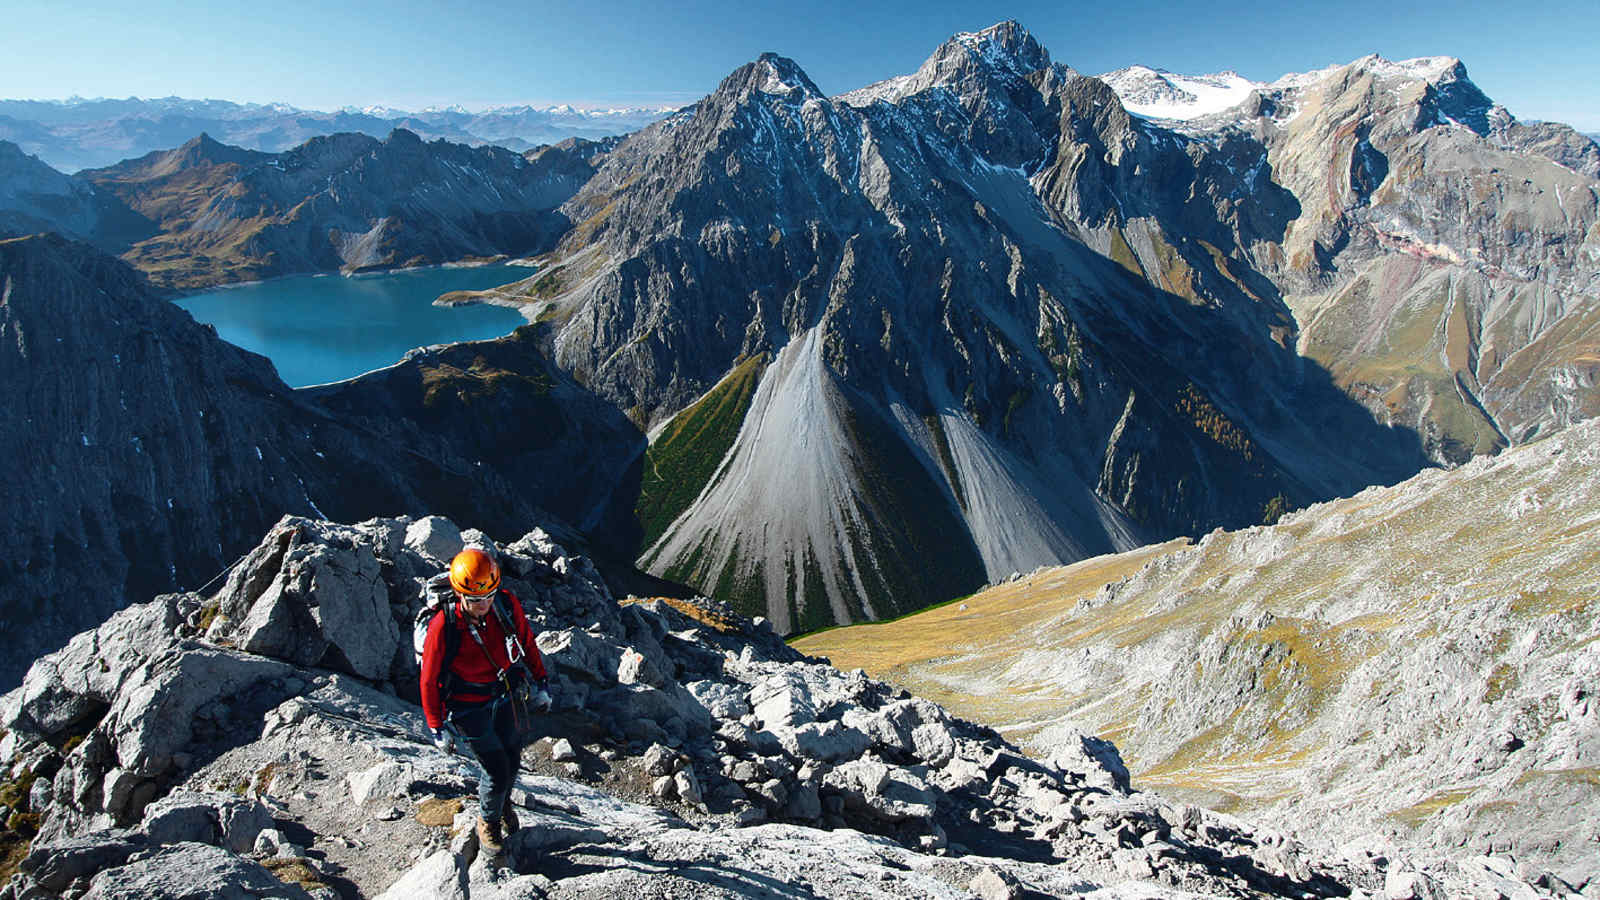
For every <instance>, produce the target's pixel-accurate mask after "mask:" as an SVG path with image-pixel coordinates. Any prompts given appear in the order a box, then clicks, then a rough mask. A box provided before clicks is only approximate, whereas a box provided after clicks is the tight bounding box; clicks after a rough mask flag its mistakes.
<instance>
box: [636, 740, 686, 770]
mask: <svg viewBox="0 0 1600 900" xmlns="http://www.w3.org/2000/svg"><path fill="white" fill-rule="evenodd" d="M639 761H640V762H641V763H642V764H643V765H644V771H645V774H647V775H653V776H661V775H671V774H672V773H673V772H675V771H676V770H677V768H678V754H676V753H674V752H673V751H672V750H671V749H669V748H667V747H665V746H663V745H661V744H651V745H650V748H649V749H648V750H646V751H644V756H642V757H641V758H640V760H639Z"/></svg>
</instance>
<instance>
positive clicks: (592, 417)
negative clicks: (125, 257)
mask: <svg viewBox="0 0 1600 900" xmlns="http://www.w3.org/2000/svg"><path fill="white" fill-rule="evenodd" d="M0 337H3V340H0V406H3V407H4V408H5V409H6V411H7V414H8V417H9V425H8V427H6V428H5V429H4V430H3V432H0V453H4V455H5V456H6V458H8V459H10V460H12V469H11V475H10V477H8V478H7V479H5V480H4V483H3V484H0V502H3V504H4V507H5V509H7V510H9V511H10V512H11V515H10V516H8V517H7V519H6V521H5V523H4V524H3V525H0V621H3V622H4V627H5V631H6V634H7V636H8V639H9V640H10V641H12V645H11V652H10V653H8V654H6V655H5V657H4V659H3V660H0V684H4V685H14V684H15V683H16V682H17V680H18V679H19V678H20V677H21V675H22V672H23V671H24V670H25V669H26V667H27V665H28V663H29V662H30V661H31V660H32V659H33V658H35V657H37V656H38V655H40V654H41V653H43V652H45V651H47V650H50V649H54V648H56V647H59V646H60V645H61V643H62V642H63V641H65V640H66V639H67V637H69V636H70V635H72V634H73V633H75V632H77V631H79V630H82V629H84V628H91V627H94V626H95V625H97V624H99V623H101V622H103V621H105V619H106V617H107V616H108V615H109V614H110V613H111V612H112V611H114V610H116V609H118V608H121V607H123V606H126V605H127V604H128V603H129V602H131V601H132V600H134V599H137V598H144V597H149V596H152V595H154V594H157V593H160V592H163V591H172V590H177V589H179V588H180V587H189V588H195V587H199V586H200V585H202V584H204V583H205V582H206V581H207V580H208V579H210V578H212V577H213V576H215V575H216V574H217V573H219V572H221V571H222V570H223V568H224V567H225V566H226V565H227V564H228V563H229V562H230V561H231V560H233V559H235V558H237V557H238V556H239V555H240V554H241V553H243V552H245V551H246V550H248V549H249V548H250V547H251V546H253V545H254V544H255V542H256V541H257V540H258V539H259V537H260V534H261V532H262V531H263V530H264V529H266V528H268V527H270V526H271V524H272V523H273V522H275V521H277V519H278V518H279V517H281V516H283V515H284V514H286V513H296V514H301V515H310V516H321V515H324V514H326V515H330V516H337V517H342V518H346V519H358V518H362V517H364V516H369V515H374V514H380V513H382V514H394V513H401V512H409V513H412V514H423V513H426V512H428V511H430V510H441V511H443V512H446V513H450V514H455V515H463V514H467V513H471V512H473V511H478V512H477V515H478V516H479V521H480V522H482V523H483V525H484V527H485V528H488V529H490V531H491V532H492V533H493V534H495V535H497V536H500V537H511V536H514V535H516V534H518V533H520V532H521V530H522V529H523V527H524V524H525V523H526V522H528V521H532V520H535V519H549V518H551V517H552V516H554V517H559V518H560V519H564V520H565V521H568V522H571V523H580V522H586V521H599V519H600V518H601V516H602V515H603V501H604V499H605V498H606V497H608V496H609V495H610V492H611V490H612V488H613V487H614V485H615V484H616V483H618V482H619V481H621V480H622V479H623V475H624V473H625V472H626V471H627V469H628V467H629V466H630V465H633V464H634V462H635V459H636V457H637V454H638V452H639V449H640V446H641V444H642V438H641V437H640V436H639V435H638V433H637V432H636V431H634V430H633V428H632V426H631V425H629V424H628V423H627V422H626V420H624V419H623V418H622V417H621V415H620V414H617V413H614V412H611V411H609V410H607V409H605V408H604V407H603V405H602V404H600V403H599V402H598V401H596V400H594V399H593V398H589V399H587V400H585V399H584V395H583V392H582V390H581V389H579V388H577V387H576V386H575V385H573V384H572V383H571V381H570V380H568V379H565V378H563V377H562V376H561V375H560V373H559V372H558V371H556V370H555V369H554V368H553V367H551V366H549V365H548V364H547V363H545V362H544V360H543V359H542V358H541V357H540V356H539V355H538V354H537V353H536V352H534V351H533V350H532V349H531V344H527V345H522V344H519V340H520V339H519V338H517V337H515V336H513V337H510V338H506V339H504V341H503V342H502V343H495V342H488V343H485V344H479V345H470V344H469V345H462V346H458V347H453V348H441V349H432V350H425V351H422V352H419V353H417V354H414V355H413V356H412V357H411V358H409V359H408V360H406V361H404V362H402V363H401V364H399V365H398V366H396V367H393V368H391V369H388V370H384V371H382V372H379V373H376V374H375V375H373V376H370V377H372V378H373V379H374V381H375V383H377V384H381V388H380V387H373V386H363V385H362V383H361V382H356V383H346V384H345V385H338V386H333V387H330V388H324V389H321V390H320V393H318V394H316V395H315V397H313V396H312V395H308V394H306V393H302V392H296V391H292V390H290V389H289V388H288V387H287V386H286V385H285V384H284V383H283V382H282V381H281V380H280V379H279V378H278V377H277V374H276V373H275V372H274V371H273V368H272V365H271V364H270V363H269V362H268V361H267V360H266V359H264V358H262V357H260V356H257V355H255V354H252V353H248V352H246V351H243V350H240V349H238V348H236V347H234V346H232V345H230V344H227V343H224V342H223V341H221V340H219V339H218V338H217V336H216V333H215V331H214V330H213V329H211V328H209V327H207V326H203V325H200V324H197V323H196V322H195V321H194V320H193V319H192V318H190V317H189V315H188V314H187V313H185V312H183V311H182V310H180V309H178V308H177V307H175V306H173V305H172V304H170V303H167V302H165V301H163V300H161V299H160V298H158V297H156V296H155V295H153V294H152V292H151V291H150V290H149V288H147V287H146V286H145V285H144V284H143V282H142V280H141V279H140V278H139V277H138V275H137V274H136V273H135V272H134V271H132V270H131V269H129V268H128V267H127V266H126V265H124V264H122V263H120V262H118V261H116V260H113V259H111V258H110V257H107V256H105V255H103V254H101V253H98V252H96V251H95V250H94V249H92V248H90V247H88V246H87V245H83V244H77V243H74V242H71V241H67V240H65V239H62V238H59V237H55V236H53V235H45V236H38V237H32V238H23V239H15V240H9V241H3V242H0ZM375 394H380V395H385V396H384V399H383V400H382V401H376V400H371V399H367V400H361V399H360V398H363V397H367V398H371V397H372V396H373V395H375ZM318 398H321V400H320V402H319V399H318ZM324 404H326V405H324ZM532 429H541V430H542V433H543V434H545V435H553V436H558V437H559V438H560V440H559V441H555V440H552V439H550V438H548V437H547V438H542V439H538V440H534V439H530V438H529V437H528V436H527V434H526V432H528V431H530V430H532ZM591 441H592V443H590V442H591ZM532 466H537V467H538V471H536V472H534V473H529V472H528V471H527V469H528V468H529V467H532ZM556 472H561V473H566V474H573V473H577V474H580V475H582V476H583V478H582V479H581V480H577V481H568V480H564V479H557V478H556V477H555V476H554V475H553V474H552V473H556Z"/></svg>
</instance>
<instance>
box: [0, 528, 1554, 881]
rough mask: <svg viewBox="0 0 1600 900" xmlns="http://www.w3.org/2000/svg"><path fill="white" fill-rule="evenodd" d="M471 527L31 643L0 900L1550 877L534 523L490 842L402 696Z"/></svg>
mask: <svg viewBox="0 0 1600 900" xmlns="http://www.w3.org/2000/svg"><path fill="white" fill-rule="evenodd" d="M468 542H471V543H474V544H476V545H479V546H490V545H489V542H488V540H487V538H486V537H485V536H484V535H482V534H481V533H478V532H473V531H467V532H461V531H458V530H457V529H456V527H455V526H454V525H453V524H451V523H449V522H448V521H447V520H443V519H439V518H437V517H430V518H426V519H420V520H410V519H375V520H370V521H367V522H363V523H361V524H359V525H356V526H346V525H338V524H333V523H328V522H319V521H312V520H306V519H297V518H286V519H284V520H283V521H282V522H280V523H279V524H278V525H277V526H275V527H274V528H273V529H272V531H270V532H269V533H268V534H267V535H266V537H265V538H264V539H263V541H262V543H261V544H260V545H259V546H258V547H257V548H256V550H255V551H254V552H253V553H252V554H251V555H250V557H249V558H248V559H247V560H245V561H244V562H243V563H242V564H241V566H240V567H239V568H237V569H236V570H235V571H234V573H233V574H232V575H231V576H230V578H229V580H228V583H227V584H226V586H225V587H224V588H223V589H222V590H221V591H220V592H219V593H218V594H216V595H214V596H212V597H209V598H206V597H202V596H200V595H195V594H180V595H165V596H162V597H158V598H156V599H155V600H153V601H150V602H148V603H143V604H139V605H137V606H134V607H131V608H129V609H127V610H124V611H122V612H120V613H118V614H117V615H115V616H114V617H113V618H112V619H111V620H110V621H108V622H107V623H106V624H104V625H102V626H101V627H100V628H98V629H96V630H95V631H93V632H85V633H83V634H81V635H79V636H78V637H77V638H74V639H73V641H72V642H71V643H70V644H69V645H68V646H67V647H66V648H64V649H63V650H61V651H58V652H57V653H55V654H52V655H50V656H48V657H45V658H43V659H41V660H40V661H39V662H37V663H36V664H35V665H34V667H33V668H32V669H31V670H30V672H29V674H28V677H27V679H26V680H25V682H24V684H23V686H22V687H20V688H18V689H16V690H14V691H12V692H10V693H8V694H6V695H5V696H4V697H3V698H0V727H3V728H4V735H3V737H0V760H4V762H5V766H6V769H5V777H6V779H7V780H6V784H5V790H4V793H3V796H4V798H5V802H6V803H7V804H8V805H9V806H10V809H9V810H8V819H7V821H8V823H9V824H8V828H9V829H10V833H9V834H7V836H6V837H7V842H8V844H9V846H8V848H7V849H8V852H10V853H13V854H15V855H13V856H12V859H13V860H15V861H17V863H18V865H17V869H16V874H15V875H14V877H12V878H11V880H10V881H9V882H7V884H6V885H5V887H4V888H3V889H0V897H4V898H5V900H13V898H15V900H33V898H54V897H79V896H84V897H101V898H110V897H134V896H148V895H150V894H152V893H156V894H161V895H163V896H174V897H188V896H246V895H249V896H276V897H307V896H313V897H321V898H326V897H333V896H386V897H395V898H398V897H408V898H410V897H457V898H464V897H480V898H484V897H501V898H513V897H562V898H580V897H596V898H598V897H612V896H617V895H618V894H619V893H628V892H635V891H644V890H648V891H652V892H660V893H665V894H668V895H672V896H697V897H738V896H749V895H750V894H751V893H773V892H783V891H796V890H798V891H807V892H810V893H813V894H817V895H822V896H830V897H832V896H837V897H952V898H954V897H967V896H971V895H973V894H977V895H979V896H983V897H1018V896H1039V895H1044V896H1062V897H1065V896H1093V897H1102V898H1110V897H1134V896H1140V897H1150V896H1157V897H1190V896H1201V895H1204V896H1241V897H1244V896H1293V897H1316V896H1344V895H1347V894H1352V893H1354V894H1356V895H1359V896H1376V895H1379V892H1382V895H1383V896H1387V897H1393V898H1396V900H1398V898H1401V897H1414V896H1433V895H1434V894H1435V893H1436V892H1438V891H1443V890H1478V891H1482V890H1499V891H1501V892H1502V894H1503V895H1504V896H1544V895H1550V891H1549V890H1547V889H1542V888H1539V887H1536V886H1534V885H1530V884H1527V883H1525V882H1523V881H1521V880H1519V879H1517V878H1516V877H1515V875H1514V874H1513V873H1508V872H1504V871H1502V869H1503V867H1502V866H1501V864H1500V863H1499V862H1497V861H1495V860H1493V859H1489V860H1484V861H1482V862H1474V861H1462V862H1459V863H1456V864H1453V865H1449V866H1437V867H1434V868H1432V869H1429V870H1427V871H1421V870H1418V869H1412V868H1406V869H1404V870H1402V868H1401V867H1398V866H1397V865H1395V864H1392V863H1389V862H1387V861H1385V860H1381V859H1372V858H1369V857H1366V856H1356V857H1351V858H1347V859H1332V858H1327V857H1319V856H1316V855H1313V854H1310V853H1308V851H1307V850H1306V848H1304V847H1303V846H1301V845H1299V844H1297V843H1295V842H1293V841H1290V840H1286V839H1284V838H1283V837H1282V836H1281V834H1279V833H1276V832H1272V831H1267V830H1261V829H1257V828H1253V827H1251V826H1249V825H1246V824H1244V823H1242V822H1240V821H1238V820H1236V819H1233V818H1232V817H1229V816H1225V815H1220V814H1216V813H1211V812H1207V811H1205V810H1202V809H1200V808H1197V807H1193V806H1183V805H1173V804H1169V803H1166V802H1164V801H1162V800H1160V799H1159V798H1157V797H1154V796H1151V795H1146V794H1138V793H1131V794H1130V793H1129V792H1128V790H1127V785H1126V781H1125V777H1126V773H1125V771H1124V770H1123V769H1122V767H1121V766H1120V763H1119V761H1118V760H1117V757H1116V751H1115V749H1114V748H1111V747H1110V746H1109V745H1108V744H1106V743H1104V742H1101V741H1096V740H1093V739H1088V738H1085V739H1084V740H1081V741H1080V742H1079V743H1078V744H1077V745H1075V746H1067V745H1063V748H1062V750H1063V752H1061V753H1059V754H1057V755H1056V756H1055V757H1054V758H1052V759H1051V760H1050V761H1049V762H1043V763H1041V762H1037V761H1034V760H1030V759H1028V758H1026V757H1025V756H1023V755H1021V754H1019V753H1018V752H1017V751H1016V750H1015V748H1013V747H1011V746H1010V745H1007V744H1006V743H1005V742H1003V741H1002V740H1000V739H999V737H998V736H997V735H995V734H994V733H993V732H991V731H988V730H987V729H984V728H981V727H978V726H974V725H971V724H970V723H966V722H963V721H960V720H958V719H953V718H951V717H950V716H949V715H948V714H946V713H945V712H944V711H943V710H942V709H940V708H939V707H937V706H935V705H933V704H931V703H928V702H926V701H922V700H918V699H916V698H913V697H910V696H908V695H905V694H903V693H899V692H896V691H895V690H894V689H892V688H890V687H888V686H886V685H884V684H883V683H881V682H876V681H873V680H871V679H869V678H866V677H865V676H864V675H862V674H861V673H859V672H857V673H851V674H846V673H841V672H839V671H838V670H835V669H833V668H832V667H830V666H827V665H825V664H823V663H821V662H819V661H816V660H810V659H806V658H804V657H801V656H799V655H798V654H796V653H795V652H794V651H792V650H790V649H789V648H787V647H785V646H784V645H783V644H782V642H781V641H779V640H778V639H777V638H776V637H775V636H774V635H773V634H772V632H771V630H770V628H769V627H768V626H766V625H765V624H763V623H762V622H759V621H756V622H751V621H746V620H742V619H739V618H737V617H736V616H733V615H731V614H729V613H727V612H726V611H720V610H718V609H716V607H715V606H714V605H705V604H700V605H695V604H682V603H679V604H667V603H663V602H658V601H648V602H631V601H630V602H628V603H626V604H619V603H617V602H616V601H615V600H614V599H613V598H612V597H611V596H610V595H609V593H608V592H607V590H606V588H605V586H604V583H603V582H602V581H601V580H600V579H599V577H598V575H597V573H596V572H595V571H594V569H593V567H592V565H590V564H589V563H588V562H586V561H585V560H584V559H582V558H580V557H573V556H569V555H567V554H566V553H565V552H564V551H563V550H562V549H561V548H560V547H559V546H558V545H556V544H555V543H553V542H552V541H550V540H549V538H548V537H547V536H546V535H545V534H544V533H543V532H541V531H538V530H535V531H533V532H530V533H529V534H527V535H524V536H523V537H522V538H519V539H518V540H516V541H514V542H512V543H510V544H504V545H496V546H495V548H494V549H495V550H496V552H497V553H498V555H499V557H500V560H501V563H502V566H503V567H504V571H505V573H506V574H505V584H506V586H507V587H508V588H509V589H511V590H513V591H515V592H517V593H518V594H519V596H520V597H522V598H524V601H525V604H526V606H527V609H528V611H529V614H530V618H531V619H532V621H533V623H534V627H535V629H536V630H537V631H538V632H539V643H540V646H541V648H542V649H543V650H544V652H545V655H546V659H547V664H548V667H549V668H550V670H551V672H552V679H553V682H554V683H555V685H556V688H557V690H556V695H557V697H558V710H557V712H556V713H555V714H553V715H552V716H551V718H550V724H551V726H552V728H553V731H554V734H555V735H558V736H559V737H558V739H557V740H555V741H553V742H551V741H542V742H540V744H538V745H536V746H535V747H534V748H531V749H530V750H529V751H528V753H526V754H525V756H524V771H523V773H522V774H521V775H520V776H519V787H518V789H517V790H516V791H515V792H514V794H513V802H514V803H516V804H517V805H518V807H519V808H520V809H521V818H522V822H523V827H522V829H521V830H520V831H518V832H516V833H515V834H514V835H513V836H512V837H511V838H510V840H508V842H507V849H506V853H505V854H504V855H503V856H501V857H498V858H494V859H491V858H489V857H488V855H487V854H484V853H481V852H480V851H479V848H478V847H477V846H476V840H475V838H474V837H473V835H472V831H471V829H470V827H469V826H470V824H471V821H472V814H471V813H470V812H464V811H462V805H461V802H460V800H461V798H462V797H464V796H466V795H469V794H470V793H471V775H470V773H471V771H472V770H471V769H470V768H468V767H466V766H464V765H463V762H462V760H461V759H460V758H459V757H452V756H448V755H446V754H444V753H442V752H440V751H438V750H437V749H435V748H434V747H433V746H432V745H431V744H429V743H428V742H427V740H426V737H425V735H424V733H423V728H422V725H421V717H420V713H419V711H418V710H417V708H416V707H415V706H414V705H412V704H411V703H408V702H407V701H405V700H404V699H401V697H400V696H397V695H404V694H406V693H409V692H411V691H412V690H413V687H414V683H415V681H414V680H415V672H414V670H413V669H412V668H411V663H410V659H409V655H410V647H409V638H407V637H406V636H405V631H406V630H407V626H408V625H409V622H410V620H411V616H412V612H413V610H414V609H415V608H416V607H417V605H418V604H420V602H421V597H420V595H421V591H422V586H423V583H424V581H425V580H426V579H428V578H429V577H431V576H432V575H433V574H434V573H436V572H437V571H438V570H439V569H440V568H441V567H442V566H443V565H444V564H445V562H446V560H448V558H449V557H450V556H451V555H453V553H454V552H455V551H456V550H457V549H459V548H460V547H461V546H463V544H464V543H468ZM23 835H27V836H31V837H32V841H31V848H30V849H27V850H26V852H21V853H20V854H18V853H17V845H16V844H15V843H12V842H15V841H17V840H18V839H19V837H20V836H23ZM1552 884H1553V883H1552Z"/></svg>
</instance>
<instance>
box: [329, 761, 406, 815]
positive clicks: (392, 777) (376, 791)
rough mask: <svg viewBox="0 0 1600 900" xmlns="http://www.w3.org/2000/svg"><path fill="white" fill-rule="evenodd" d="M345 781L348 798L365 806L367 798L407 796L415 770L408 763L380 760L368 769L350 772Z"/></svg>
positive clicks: (388, 799) (385, 800)
mask: <svg viewBox="0 0 1600 900" xmlns="http://www.w3.org/2000/svg"><path fill="white" fill-rule="evenodd" d="M345 781H346V782H347V783H348V784H349V785H350V798H351V799H352V800H354V801H355V802H356V805H358V806H365V805H366V803H367V801H369V800H378V801H381V802H387V801H390V800H398V799H401V798H402V797H405V796H407V794H408V793H409V791H410V788H411V784H412V782H414V781H416V770H415V769H414V768H413V767H412V766H410V765H408V764H402V763H396V762H381V763H378V764H377V765H375V766H372V767H371V768H369V769H365V770H363V771H360V772H351V773H350V774H348V775H346V776H345Z"/></svg>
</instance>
